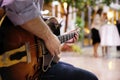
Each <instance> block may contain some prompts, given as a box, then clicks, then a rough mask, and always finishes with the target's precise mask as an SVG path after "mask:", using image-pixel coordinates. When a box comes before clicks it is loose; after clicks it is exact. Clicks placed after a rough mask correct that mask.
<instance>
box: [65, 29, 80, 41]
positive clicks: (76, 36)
mask: <svg viewBox="0 0 120 80" xmlns="http://www.w3.org/2000/svg"><path fill="white" fill-rule="evenodd" d="M71 32H74V33H75V35H74V37H73V38H72V39H70V40H68V41H67V42H66V43H74V42H76V41H77V40H78V38H79V33H78V32H79V29H75V30H73V31H71ZM71 32H69V33H71Z"/></svg>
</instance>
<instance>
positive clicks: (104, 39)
mask: <svg viewBox="0 0 120 80" xmlns="http://www.w3.org/2000/svg"><path fill="white" fill-rule="evenodd" d="M103 21H104V23H103V25H102V26H101V28H100V37H101V42H100V45H101V46H102V54H103V56H105V57H108V53H109V47H112V46H120V36H119V33H118V30H117V27H116V25H115V24H113V23H111V22H110V20H109V19H108V18H107V13H103Z"/></svg>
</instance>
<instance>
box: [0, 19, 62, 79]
mask: <svg viewBox="0 0 120 80" xmlns="http://www.w3.org/2000/svg"><path fill="white" fill-rule="evenodd" d="M51 28H53V30H54V31H53V33H55V34H56V35H59V34H60V30H59V28H54V27H51ZM35 37H36V36H34V35H33V34H31V33H29V32H27V31H25V30H23V29H22V28H20V26H14V25H13V24H12V23H11V22H10V20H9V19H8V18H7V17H5V19H4V21H3V23H2V25H1V27H0V55H3V54H4V52H6V51H9V50H12V49H16V48H19V47H21V46H22V45H24V44H25V43H26V42H28V43H29V45H35V44H37V43H36V39H35ZM37 52H38V50H37V47H36V46H32V48H30V55H31V62H30V63H27V62H19V63H16V64H14V65H11V66H8V67H1V68H0V74H1V76H2V78H3V80H36V78H35V76H36V75H35V74H37V73H36V72H37V70H38V67H40V66H41V65H42V59H39V62H38V58H37V57H38V54H37ZM41 52H42V51H41ZM39 58H40V57H39ZM41 58H42V57H41ZM40 62H41V63H40ZM37 75H39V74H37Z"/></svg>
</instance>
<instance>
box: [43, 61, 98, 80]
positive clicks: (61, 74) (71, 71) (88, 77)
mask: <svg viewBox="0 0 120 80" xmlns="http://www.w3.org/2000/svg"><path fill="white" fill-rule="evenodd" d="M42 80H98V79H97V77H96V76H95V75H94V74H93V73H91V72H88V71H86V70H83V69H80V68H76V67H74V66H72V65H70V64H67V63H64V62H59V63H57V64H54V65H53V66H52V67H51V68H50V69H49V70H48V71H47V72H46V73H44V74H43V75H42Z"/></svg>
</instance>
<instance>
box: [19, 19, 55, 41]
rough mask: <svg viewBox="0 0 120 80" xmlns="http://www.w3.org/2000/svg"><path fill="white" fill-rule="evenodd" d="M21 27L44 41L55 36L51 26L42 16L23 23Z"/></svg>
mask: <svg viewBox="0 0 120 80" xmlns="http://www.w3.org/2000/svg"><path fill="white" fill-rule="evenodd" d="M21 27H22V28H24V29H25V30H27V31H29V32H31V33H33V34H34V35H36V36H38V37H39V38H41V39H43V40H44V41H46V40H50V39H51V38H52V37H53V35H51V34H53V33H52V32H51V30H50V28H49V26H48V25H47V24H46V23H45V22H44V21H43V20H42V18H41V17H36V18H34V19H32V20H29V21H28V22H26V23H24V24H22V25H21Z"/></svg>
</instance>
